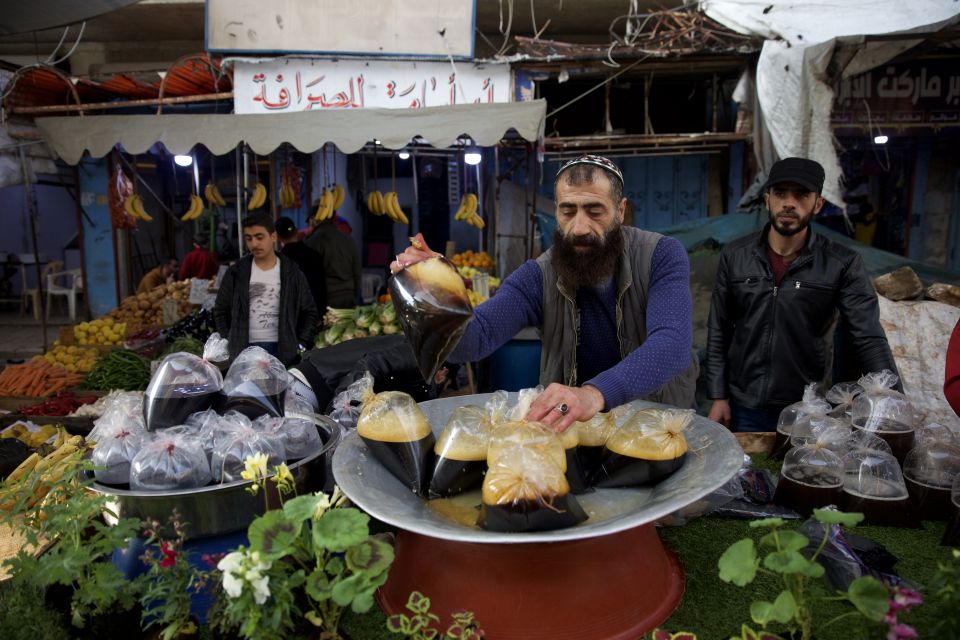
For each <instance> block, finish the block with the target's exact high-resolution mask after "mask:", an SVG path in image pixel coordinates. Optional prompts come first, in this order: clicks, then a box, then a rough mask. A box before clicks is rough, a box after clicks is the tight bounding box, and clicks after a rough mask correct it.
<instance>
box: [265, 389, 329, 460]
mask: <svg viewBox="0 0 960 640" xmlns="http://www.w3.org/2000/svg"><path fill="white" fill-rule="evenodd" d="M312 409H313V408H312V407H311V406H310V404H309V403H308V402H307V401H306V400H304V399H303V398H300V397H298V396H294V395H289V394H288V395H287V399H286V403H285V406H284V417H283V420H282V421H280V422H276V420H277V419H275V426H276V425H278V426H279V430H275V433H277V434H278V435H279V436H280V438H281V439H282V440H283V448H284V450H285V451H286V453H287V460H299V459H300V458H305V457H307V456H309V455H311V454H313V453H316V452H317V451H319V450H320V449H321V448H322V447H323V439H322V438H321V437H320V432H319V431H318V430H317V425H316V424H315V423H314V421H313V416H314V415H315V414H314V413H313V410H312Z"/></svg>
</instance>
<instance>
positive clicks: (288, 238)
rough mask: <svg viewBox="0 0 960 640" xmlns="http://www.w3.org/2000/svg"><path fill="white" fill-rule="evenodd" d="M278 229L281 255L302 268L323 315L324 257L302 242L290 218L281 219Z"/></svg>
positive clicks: (324, 306) (314, 299) (324, 290)
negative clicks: (281, 245) (281, 244)
mask: <svg viewBox="0 0 960 640" xmlns="http://www.w3.org/2000/svg"><path fill="white" fill-rule="evenodd" d="M276 229H277V237H279V238H280V241H281V242H282V243H283V249H281V250H280V253H281V255H284V256H286V257H288V258H290V259H291V260H293V261H294V262H295V263H296V264H297V266H298V267H300V271H302V272H303V275H304V276H306V278H307V283H308V284H309V285H310V293H311V294H313V301H314V303H316V305H317V312H318V313H319V314H320V315H323V313H324V312H325V311H326V310H327V278H326V273H325V272H324V268H323V256H322V255H320V254H319V253H318V252H316V251H314V250H313V249H311V248H310V247H308V246H307V245H305V244H304V243H303V242H301V240H300V234H299V232H298V231H297V226H296V225H295V224H294V223H293V220H291V219H290V218H279V219H278V220H277V224H276Z"/></svg>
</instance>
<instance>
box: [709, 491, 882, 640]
mask: <svg viewBox="0 0 960 640" xmlns="http://www.w3.org/2000/svg"><path fill="white" fill-rule="evenodd" d="M813 516H814V518H816V519H817V520H818V521H819V522H821V523H822V524H823V525H824V532H823V539H822V540H821V541H820V544H819V546H818V547H817V548H816V550H815V551H814V552H813V554H812V555H811V556H810V558H807V557H806V556H804V555H803V553H801V552H802V551H803V550H804V549H806V548H807V545H808V544H809V543H810V540H809V539H808V538H807V537H806V536H805V535H803V534H801V533H799V532H797V531H792V530H789V529H784V528H783V524H784V521H783V520H782V519H780V518H766V519H763V520H754V521H753V522H751V523H750V527H751V528H753V529H765V530H768V531H769V532H768V533H766V534H764V535H763V536H762V537H761V538H760V540H759V547H760V549H761V550H765V551H766V555H764V556H763V558H760V556H759V555H758V553H757V546H756V545H754V542H753V540H752V539H751V538H744V539H742V540H738V541H737V542H735V543H733V544H732V545H730V547H729V548H727V550H726V551H724V552H723V555H721V556H720V560H719V561H718V563H717V564H718V567H719V569H720V579H721V580H723V581H724V582H731V583H733V584H735V585H737V586H739V587H743V586H746V585H748V584H750V583H751V582H752V581H753V579H754V578H755V577H756V576H757V574H758V573H764V574H768V575H771V576H774V577H776V578H778V579H779V580H780V581H781V583H782V585H783V589H782V590H781V591H780V593H778V594H777V596H776V597H775V598H774V599H773V601H772V602H771V601H767V600H758V601H754V602H753V603H751V604H750V618H751V619H752V620H753V621H754V622H755V623H756V624H759V625H760V626H761V627H762V628H764V629H765V628H766V626H767V625H768V624H770V623H772V622H779V623H782V624H785V625H787V626H788V628H790V629H791V630H792V631H796V632H799V634H800V637H801V638H803V640H808V639H809V638H811V637H812V634H813V604H814V603H813V601H812V598H811V596H810V594H809V593H808V590H809V587H810V584H811V581H812V580H819V579H820V578H822V577H823V575H824V568H823V566H822V565H821V564H820V563H818V562H817V557H818V556H819V555H820V553H821V552H822V551H823V549H824V547H825V546H826V544H827V540H828V539H829V535H830V527H831V526H832V525H844V526H848V527H849V526H855V525H857V524H858V523H859V522H860V521H861V520H863V514H861V513H842V512H839V511H833V510H828V509H814V511H813ZM888 596H889V594H888V592H887V589H886V587H884V586H883V585H882V584H881V583H880V582H879V581H878V580H876V579H875V578H873V577H870V576H863V577H860V578H857V579H856V580H854V581H853V582H852V583H851V584H850V587H849V589H847V591H846V592H844V593H840V594H838V595H837V596H836V597H833V598H830V599H834V600H846V601H849V602H850V603H851V604H852V605H853V606H854V608H855V611H851V612H849V613H845V614H843V616H848V615H858V614H859V615H862V616H863V617H865V618H867V619H868V620H872V621H874V622H882V621H883V619H884V616H885V615H886V613H887V610H888V608H889V602H888ZM843 616H838V617H837V618H834V619H833V620H831V621H829V622H828V623H827V624H828V625H829V624H831V623H832V622H834V621H836V620H837V619H839V618H840V617H843ZM744 629H745V630H748V629H747V628H746V627H744Z"/></svg>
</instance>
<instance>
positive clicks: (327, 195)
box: [313, 188, 336, 222]
mask: <svg viewBox="0 0 960 640" xmlns="http://www.w3.org/2000/svg"><path fill="white" fill-rule="evenodd" d="M335 202H336V195H335V193H334V191H333V190H332V189H327V188H324V189H323V192H322V193H321V194H320V203H319V204H318V205H317V212H316V213H315V214H314V216H313V219H314V220H316V221H317V222H323V221H324V220H327V219H328V218H332V217H333V212H334V211H335V210H336V208H335V207H334V206H333V205H334V203H335Z"/></svg>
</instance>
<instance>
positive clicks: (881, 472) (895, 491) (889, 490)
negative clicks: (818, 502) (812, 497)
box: [838, 440, 919, 527]
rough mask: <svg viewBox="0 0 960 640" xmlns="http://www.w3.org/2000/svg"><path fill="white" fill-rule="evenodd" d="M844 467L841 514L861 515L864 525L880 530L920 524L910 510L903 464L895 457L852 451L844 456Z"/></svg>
mask: <svg viewBox="0 0 960 640" xmlns="http://www.w3.org/2000/svg"><path fill="white" fill-rule="evenodd" d="M881 442H882V440H881ZM843 467H844V475H843V492H842V493H841V494H840V503H839V505H838V506H839V508H840V510H841V511H845V512H848V513H853V512H858V513H862V514H863V515H864V520H863V522H864V524H871V525H877V526H881V527H910V526H916V525H917V524H919V523H918V521H917V520H916V518H915V517H914V515H913V510H912V508H911V506H910V496H909V495H908V494H907V486H906V484H904V482H903V474H902V473H901V472H900V463H899V462H897V459H896V458H894V457H893V455H892V454H890V453H886V452H883V451H876V450H870V449H853V450H851V451H849V452H847V453H846V454H845V455H844V456H843Z"/></svg>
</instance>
